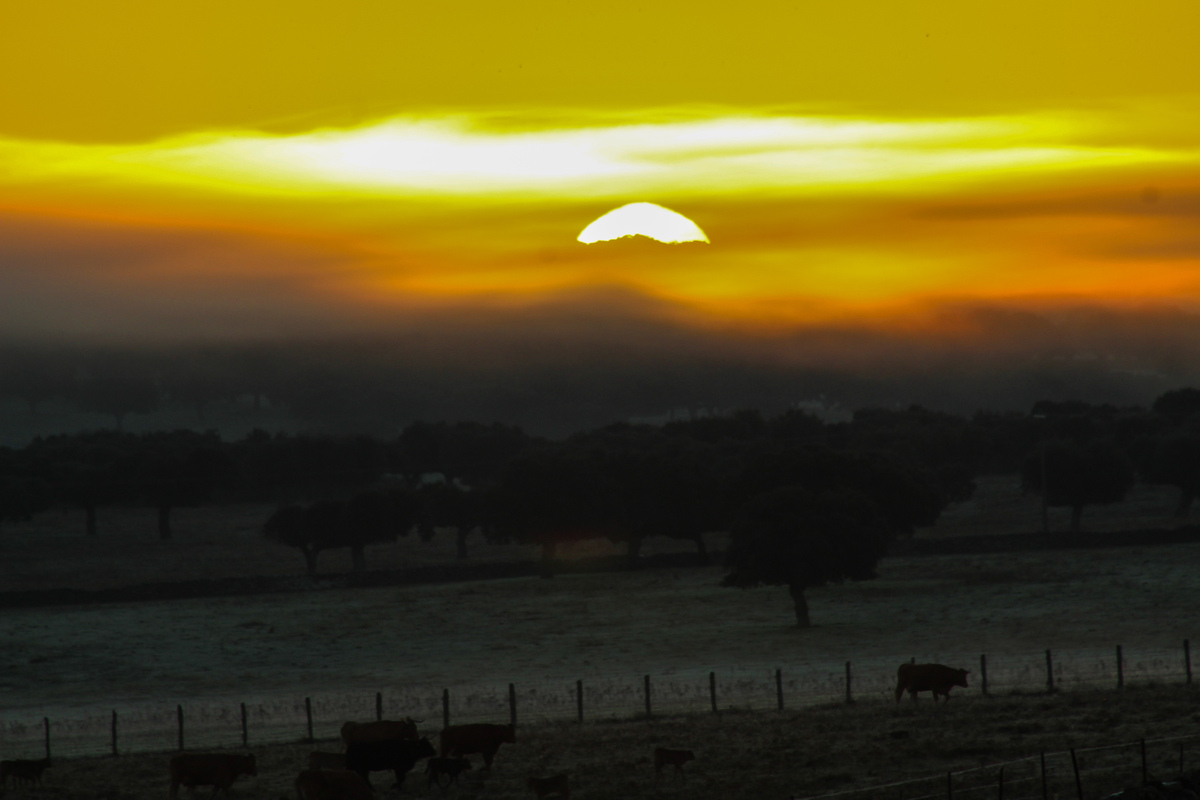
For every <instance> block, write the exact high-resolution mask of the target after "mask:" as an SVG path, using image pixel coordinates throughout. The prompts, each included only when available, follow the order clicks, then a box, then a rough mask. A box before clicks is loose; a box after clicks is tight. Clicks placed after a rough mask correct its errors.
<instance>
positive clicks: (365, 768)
mask: <svg viewBox="0 0 1200 800" xmlns="http://www.w3.org/2000/svg"><path fill="white" fill-rule="evenodd" d="M435 755H437V752H436V751H434V749H433V744H432V743H431V742H430V741H429V740H428V739H388V740H385V741H382V742H351V743H350V746H349V747H347V748H346V769H348V770H351V771H352V772H357V773H358V774H359V775H361V776H362V777H363V780H365V781H366V782H367V783H368V784H369V783H370V782H371V780H370V777H369V776H368V773H371V772H378V771H379V770H386V769H390V770H392V771H393V772H395V773H396V786H397V787H399V786H403V785H404V776H405V775H407V774H408V772H409V770H411V769H412V768H413V767H415V766H416V765H417V762H418V761H420V760H421V759H423V758H431V757H432V756H435Z"/></svg>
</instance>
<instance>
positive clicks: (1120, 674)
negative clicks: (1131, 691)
mask: <svg viewBox="0 0 1200 800" xmlns="http://www.w3.org/2000/svg"><path fill="white" fill-rule="evenodd" d="M1117 688H1118V689H1124V688H1125V659H1124V658H1123V657H1122V656H1121V645H1117Z"/></svg>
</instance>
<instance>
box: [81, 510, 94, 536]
mask: <svg viewBox="0 0 1200 800" xmlns="http://www.w3.org/2000/svg"><path fill="white" fill-rule="evenodd" d="M83 512H84V514H85V516H86V519H87V521H86V523H85V527H84V530H85V531H86V532H87V535H88V536H95V535H96V507H95V506H94V505H89V506H84V507H83Z"/></svg>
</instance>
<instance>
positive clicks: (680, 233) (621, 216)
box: [579, 203, 708, 244]
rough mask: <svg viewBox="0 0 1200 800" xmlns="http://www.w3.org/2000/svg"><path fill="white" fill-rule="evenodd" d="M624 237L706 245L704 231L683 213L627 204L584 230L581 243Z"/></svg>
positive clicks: (655, 206)
mask: <svg viewBox="0 0 1200 800" xmlns="http://www.w3.org/2000/svg"><path fill="white" fill-rule="evenodd" d="M625 236H648V237H650V238H651V239H655V240H657V241H660V242H667V243H669V244H674V243H678V242H707V241H708V237H707V236H705V235H704V231H702V230H700V228H699V227H698V226H697V225H696V223H694V222H692V221H691V220H690V219H688V218H687V217H685V216H684V215H683V214H680V213H678V212H675V211H672V210H671V209H669V208H663V207H662V206H659V205H655V204H654V203H630V204H628V205H624V206H621V207H620V208H616V209H613V210H612V211H610V212H608V213H607V214H605V215H604V216H602V217H600V219H598V220H596V221H595V222H593V223H592V224H591V225H588V226H587V227H586V228H584V229H583V232H582V233H580V234H579V241H581V242H583V243H584V244H592V243H593V242H605V241H609V240H611V239H620V238H622V237H625Z"/></svg>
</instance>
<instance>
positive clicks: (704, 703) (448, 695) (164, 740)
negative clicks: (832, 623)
mask: <svg viewBox="0 0 1200 800" xmlns="http://www.w3.org/2000/svg"><path fill="white" fill-rule="evenodd" d="M909 660H918V659H917V658H916V657H915V656H886V657H875V658H870V659H863V660H861V661H854V662H850V661H844V662H843V661H835V660H832V659H827V658H826V659H809V660H806V661H801V662H798V663H796V664H792V665H790V666H789V667H788V668H787V669H783V668H780V669H775V670H763V669H753V668H750V669H743V668H737V667H731V668H726V669H723V670H721V671H720V672H717V671H710V670H672V671H669V672H665V673H659V674H655V675H635V676H629V677H628V678H627V679H623V680H622V679H596V678H593V679H588V680H583V679H577V680H564V681H542V682H538V683H523V684H513V683H508V684H493V685H471V684H458V685H452V686H431V685H425V686H406V687H395V688H391V689H388V690H386V691H382V692H376V693H374V694H372V693H369V692H361V693H350V692H342V693H337V694H328V693H326V694H320V695H316V694H314V695H311V696H309V697H304V698H296V697H260V698H258V699H254V700H251V701H248V702H247V701H241V700H239V699H237V698H226V699H219V698H213V699H208V700H202V701H200V700H198V701H194V702H189V703H186V704H180V705H145V706H137V707H129V708H120V709H103V710H96V711H94V712H90V713H88V712H83V713H80V712H79V711H72V710H65V711H55V712H50V711H49V710H47V711H46V712H45V713H44V714H39V715H37V716H35V717H33V718H21V717H19V716H18V715H17V714H15V713H11V712H3V711H0V753H2V754H3V755H4V757H5V758H38V757H41V756H42V755H43V754H45V755H50V754H53V755H55V756H95V755H105V754H121V753H134V752H163V751H169V750H178V749H199V748H223V747H245V746H254V745H264V744H283V743H290V742H297V741H319V740H331V739H336V738H337V736H338V734H339V729H340V727H341V725H342V723H343V722H344V721H345V720H368V719H377V718H397V717H406V716H411V717H414V718H416V719H420V720H423V722H424V725H425V726H426V727H435V726H441V725H447V724H451V723H455V724H457V723H465V722H507V721H512V722H514V723H516V722H522V723H524V722H530V721H535V722H536V721H547V720H569V719H576V720H579V721H583V720H585V719H597V718H622V717H625V718H630V717H638V716H646V715H660V714H678V713H702V712H709V713H711V712H714V711H721V710H728V709H740V710H759V711H767V710H777V709H778V710H782V709H784V708H797V707H802V706H806V705H818V704H826V703H835V702H847V701H854V700H865V699H874V700H882V699H888V698H891V697H892V696H893V693H894V691H895V682H896V678H895V675H896V665H897V663H899V662H902V661H909ZM919 660H920V661H922V662H925V661H934V662H941V663H945V664H952V665H955V666H962V667H966V668H968V669H970V670H971V676H972V679H971V683H972V685H971V688H970V689H969V690H968V689H959V690H955V691H956V692H957V693H962V692H967V691H970V692H981V693H983V694H990V693H1001V692H1003V693H1013V692H1038V691H1047V690H1049V691H1069V690H1071V689H1074V688H1096V687H1117V688H1122V687H1125V686H1131V685H1137V684H1141V685H1149V684H1155V683H1185V682H1186V683H1191V682H1192V668H1191V652H1190V647H1189V643H1188V642H1187V641H1184V642H1183V647H1182V648H1157V649H1155V648H1144V649H1138V650H1130V649H1128V648H1122V647H1119V646H1114V647H1113V648H1106V649H1103V650H1101V649H1095V650H1075V651H1067V652H1061V653H1052V652H1050V651H1040V652H1027V653H1014V654H1003V655H995V654H992V655H977V654H976V655H967V654H962V653H957V654H956V653H932V654H923V655H922V657H921V658H920V659H919ZM1080 752H1082V751H1080ZM1088 752H1091V751H1088ZM1014 763H1015V762H1014ZM1013 769H1014V770H1017V769H1018V768H1017V767H1013ZM964 774H965V773H964ZM1006 779H1007V780H1009V781H1020V780H1024V777H1022V776H1019V775H1018V774H1017V772H1010V773H1009V774H1008V777H1007V778H1006Z"/></svg>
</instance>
